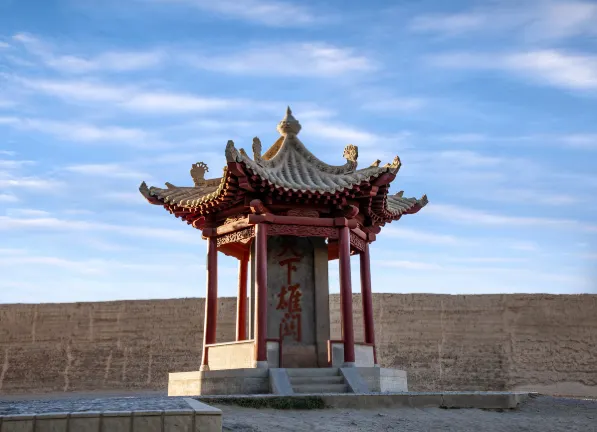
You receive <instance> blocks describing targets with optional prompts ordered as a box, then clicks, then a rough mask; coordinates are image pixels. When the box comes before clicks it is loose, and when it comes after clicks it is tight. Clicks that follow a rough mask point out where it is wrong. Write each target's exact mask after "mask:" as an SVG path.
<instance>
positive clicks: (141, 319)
mask: <svg viewBox="0 0 597 432" xmlns="http://www.w3.org/2000/svg"><path fill="white" fill-rule="evenodd" d="M235 308H236V301H235V299H229V298H227V299H221V300H220V302H219V305H218V334H217V338H218V342H225V341H231V340H233V338H234V331H235V325H234V320H235ZM374 308H375V310H374V316H375V319H376V338H377V343H378V360H379V362H380V363H381V365H382V366H384V367H394V368H399V369H405V370H406V371H407V372H408V374H409V375H408V380H409V387H410V389H411V390H502V389H528V388H533V389H538V390H540V391H544V392H548V393H560V394H581V395H597V296H596V295H579V296H551V295H483V296H481V295H479V296H444V295H426V294H413V295H409V294H404V295H401V294H377V295H374ZM330 309H331V328H332V335H331V336H332V338H334V339H335V338H338V337H339V334H340V327H339V322H340V319H339V299H338V297H337V296H331V297H330ZM203 311H204V307H203V299H176V300H155V301H125V302H105V303H72V304H40V305H18V304H17V305H0V394H2V393H4V394H6V393H25V392H50V391H89V390H107V391H116V390H124V389H147V390H156V389H159V390H165V389H166V387H167V379H168V378H167V377H168V375H167V373H168V372H185V371H195V370H199V366H200V357H201V341H202V337H203ZM354 311H355V329H356V332H357V334H356V340H357V341H358V340H362V331H361V330H362V325H361V322H362V318H361V317H362V314H361V302H360V297H359V296H358V295H355V298H354Z"/></svg>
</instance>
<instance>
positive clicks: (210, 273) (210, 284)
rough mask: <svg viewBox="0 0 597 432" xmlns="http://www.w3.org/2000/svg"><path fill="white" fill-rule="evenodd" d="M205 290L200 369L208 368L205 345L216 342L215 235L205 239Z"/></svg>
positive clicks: (216, 272) (216, 269)
mask: <svg viewBox="0 0 597 432" xmlns="http://www.w3.org/2000/svg"><path fill="white" fill-rule="evenodd" d="M206 273H207V292H206V295H205V321H204V327H203V359H202V361H201V369H202V370H205V369H208V366H207V364H208V362H207V360H208V354H209V351H208V350H207V349H206V345H209V344H213V343H216V322H217V317H218V247H217V239H216V237H209V238H208V239H207V269H206Z"/></svg>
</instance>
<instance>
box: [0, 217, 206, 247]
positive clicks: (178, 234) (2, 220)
mask: <svg viewBox="0 0 597 432" xmlns="http://www.w3.org/2000/svg"><path fill="white" fill-rule="evenodd" d="M1 230H49V231H59V232H87V231H89V230H91V231H103V232H112V233H117V234H120V235H125V236H131V237H143V238H147V236H148V235H149V236H151V237H153V238H156V239H162V240H167V241H171V242H176V243H187V244H198V243H199V242H201V237H200V236H199V235H197V236H192V235H189V232H188V227H187V226H184V227H182V229H180V230H176V229H166V228H150V227H141V226H133V225H116V224H109V223H105V222H97V221H88V220H78V219H61V218H57V217H32V218H14V217H11V216H0V231H1Z"/></svg>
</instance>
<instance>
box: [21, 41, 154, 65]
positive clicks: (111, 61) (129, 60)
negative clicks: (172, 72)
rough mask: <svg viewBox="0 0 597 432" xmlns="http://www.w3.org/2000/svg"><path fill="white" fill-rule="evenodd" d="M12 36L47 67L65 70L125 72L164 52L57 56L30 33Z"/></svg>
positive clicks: (151, 62) (152, 59) (47, 45)
mask: <svg viewBox="0 0 597 432" xmlns="http://www.w3.org/2000/svg"><path fill="white" fill-rule="evenodd" d="M13 39H14V40H15V41H17V42H18V43H20V44H21V45H22V46H23V47H24V48H25V49H26V50H27V51H28V52H29V53H30V54H33V55H34V56H36V57H37V58H39V59H40V60H41V61H42V62H43V63H44V64H45V65H46V66H48V67H50V68H52V69H56V70H58V71H61V72H66V73H90V72H97V71H108V72H125V71H134V70H140V69H147V68H150V67H154V66H156V65H158V64H160V63H161V62H162V60H164V58H165V54H164V53H163V52H161V51H152V52H125V51H120V52H106V53H101V54H98V55H95V56H94V55H86V56H76V55H57V54H55V53H54V50H55V48H54V47H53V46H52V45H51V44H49V43H47V42H45V41H42V40H40V39H38V38H36V37H35V36H33V35H30V34H27V33H18V34H16V35H14V36H13Z"/></svg>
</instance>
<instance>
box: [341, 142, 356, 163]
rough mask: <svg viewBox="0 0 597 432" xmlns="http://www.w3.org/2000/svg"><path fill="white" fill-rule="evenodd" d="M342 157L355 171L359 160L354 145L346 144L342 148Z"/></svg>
mask: <svg viewBox="0 0 597 432" xmlns="http://www.w3.org/2000/svg"><path fill="white" fill-rule="evenodd" d="M342 156H343V157H344V159H346V160H347V161H348V162H350V163H351V165H352V169H355V168H356V167H357V159H358V158H359V148H358V147H357V146H356V145H353V144H348V145H347V146H346V147H344V153H343V154H342Z"/></svg>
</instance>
